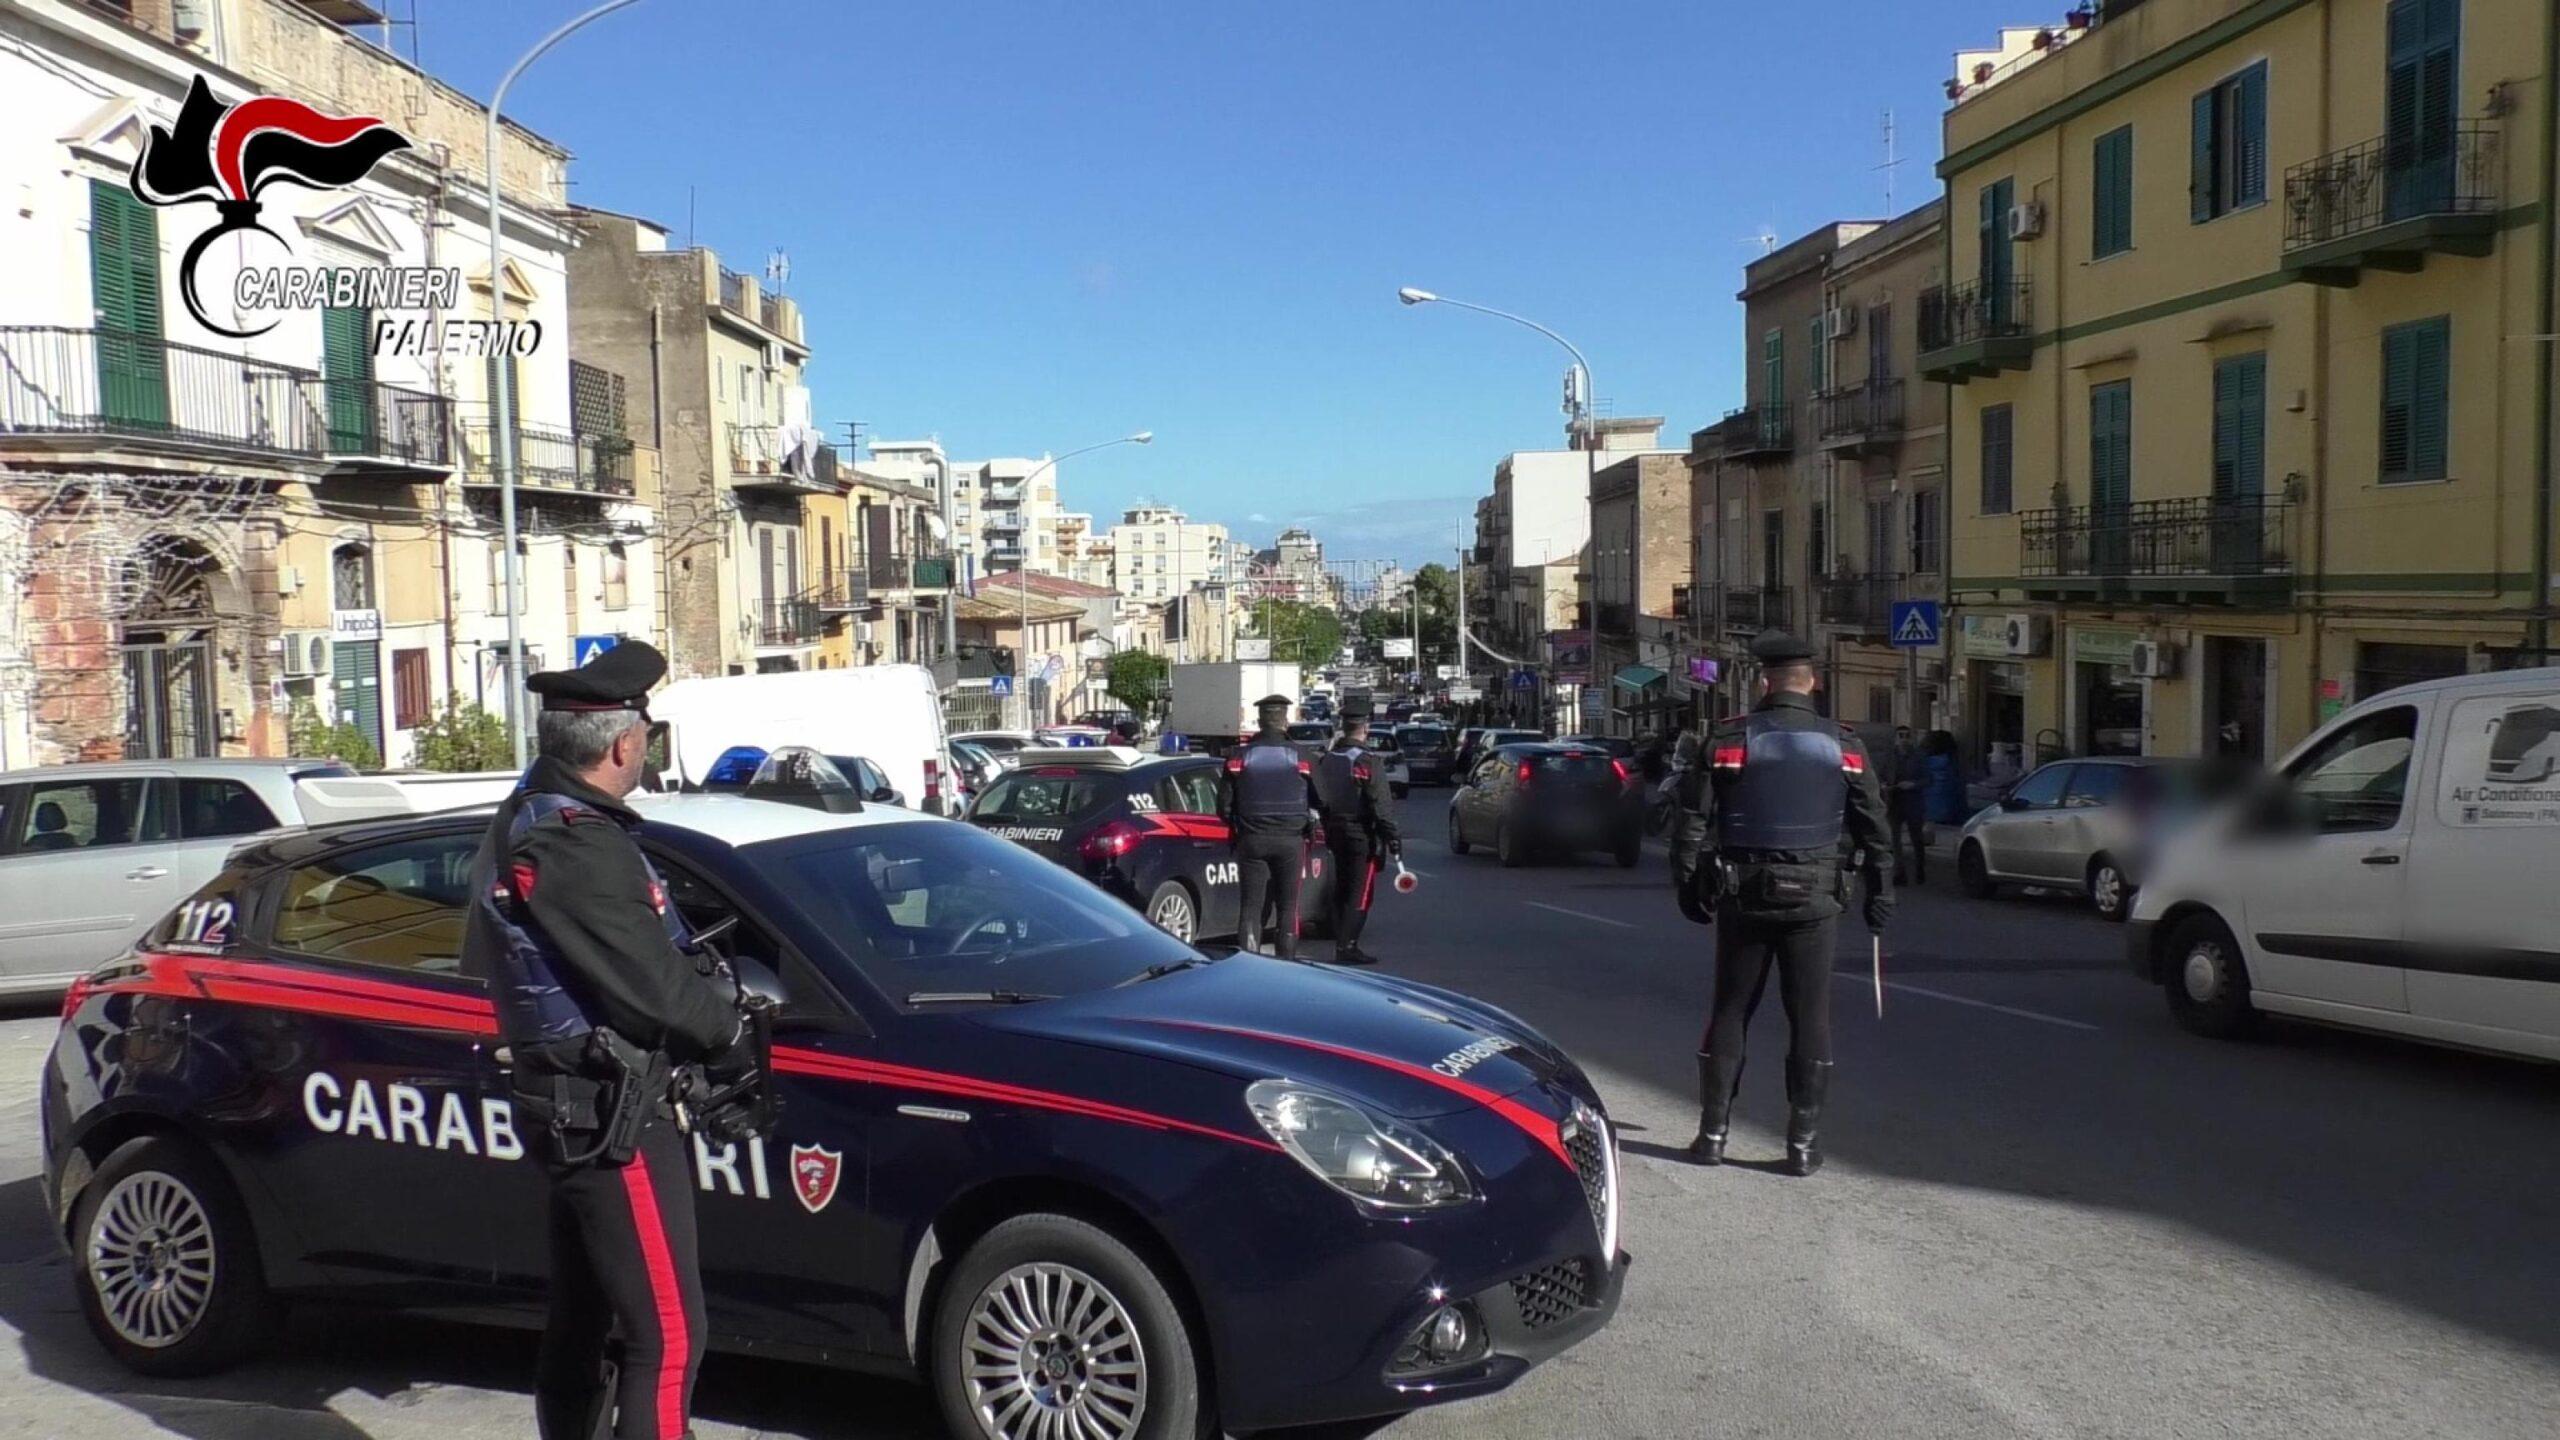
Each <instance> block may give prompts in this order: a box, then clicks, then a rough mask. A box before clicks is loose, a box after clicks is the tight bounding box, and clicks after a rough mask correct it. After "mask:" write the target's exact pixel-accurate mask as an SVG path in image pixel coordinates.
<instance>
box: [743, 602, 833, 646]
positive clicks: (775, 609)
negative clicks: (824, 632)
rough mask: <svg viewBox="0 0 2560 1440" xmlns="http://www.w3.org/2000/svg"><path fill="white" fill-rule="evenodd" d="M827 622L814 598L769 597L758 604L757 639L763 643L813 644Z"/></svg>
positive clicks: (782, 644)
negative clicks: (782, 598)
mask: <svg viewBox="0 0 2560 1440" xmlns="http://www.w3.org/2000/svg"><path fill="white" fill-rule="evenodd" d="M824 624H825V620H824V618H823V616H822V615H821V613H820V610H819V606H818V602H816V601H814V600H766V601H762V602H760V603H758V604H757V606H756V643H757V644H758V645H763V646H768V647H772V646H785V645H813V644H815V643H817V639H818V631H819V629H820V628H821V627H822V626H823V625H824Z"/></svg>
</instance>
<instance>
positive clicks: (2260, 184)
mask: <svg viewBox="0 0 2560 1440" xmlns="http://www.w3.org/2000/svg"><path fill="white" fill-rule="evenodd" d="M2189 128H2190V132H2191V133H2190V136H2189V155H2188V166H2187V214H2188V218H2189V219H2190V220H2192V221H2194V222H2195V223H2196V224H2199V225H2201V224H2203V223H2204V222H2205V221H2207V220H2211V219H2214V218H2215V217H2217V216H2221V215H2228V214H2230V213H2231V212H2232V211H2234V210H2238V209H2242V208H2244V207H2247V206H2250V205H2258V204H2263V203H2265V201H2266V198H2267V66H2266V62H2265V61H2263V60H2262V61H2260V62H2258V63H2257V64H2255V65H2252V66H2250V67H2249V68H2248V69H2246V70H2243V71H2241V72H2240V73H2239V74H2237V75H2234V76H2232V77H2231V78H2230V79H2228V80H2225V81H2223V82H2222V83H2221V84H2219V85H2216V86H2214V87H2213V88H2212V89H2210V90H2207V91H2205V92H2204V93H2203V94H2201V95H2198V96H2196V97H2195V101H2194V104H2193V106H2192V113H2191V116H2190V120H2189Z"/></svg>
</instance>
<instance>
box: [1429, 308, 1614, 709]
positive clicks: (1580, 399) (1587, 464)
mask: <svg viewBox="0 0 2560 1440" xmlns="http://www.w3.org/2000/svg"><path fill="white" fill-rule="evenodd" d="M1396 299H1398V300H1400V301H1402V302H1403V303H1405V304H1407V305H1455V306H1457V307H1458V308H1459V309H1461V310H1473V311H1475V312H1476V313H1477V314H1479V315H1490V316H1492V317H1494V318H1495V319H1497V320H1508V321H1510V322H1511V323H1512V324H1514V325H1526V326H1528V327H1529V328H1530V329H1532V330H1535V331H1537V332H1538V333H1539V334H1541V335H1544V336H1546V337H1547V338H1548V339H1550V340H1553V341H1554V342H1556V343H1557V344H1558V345H1561V346H1563V347H1564V349H1565V353H1566V354H1568V355H1571V356H1572V357H1573V364H1574V370H1575V380H1576V382H1577V383H1576V384H1575V385H1574V387H1573V393H1572V394H1571V395H1569V396H1567V397H1566V405H1567V411H1568V413H1569V414H1570V415H1571V416H1572V417H1573V428H1574V430H1575V432H1576V433H1577V434H1579V435H1580V436H1581V437H1582V457H1583V460H1582V471H1583V484H1582V493H1583V497H1584V499H1585V500H1586V501H1587V500H1588V499H1589V497H1590V494H1591V486H1592V483H1593V482H1594V481H1596V480H1597V479H1598V478H1599V475H1600V429H1599V426H1598V424H1597V423H1596V422H1595V421H1594V420H1593V418H1592V414H1591V395H1592V390H1591V362H1590V361H1588V360H1585V359H1584V358H1582V349H1581V347H1579V346H1577V345H1575V344H1574V343H1573V342H1572V341H1570V340H1567V339H1566V338H1564V337H1563V336H1562V335H1559V334H1557V333H1556V332H1554V331H1553V330H1550V329H1548V328H1547V327H1546V326H1544V325H1541V324H1539V323H1538V322H1537V321H1535V320H1532V319H1530V318H1529V317H1528V316H1526V315H1514V314H1512V313H1511V312H1510V311H1508V310H1496V309H1494V308H1493V307H1492V306H1490V305H1478V304H1476V303H1474V302H1473V301H1468V300H1452V299H1450V298H1449V297H1448V296H1446V295H1435V294H1433V293H1431V292H1430V291H1428V290H1417V289H1415V288H1414V287H1413V286H1411V285H1407V286H1405V287H1404V288H1402V289H1400V290H1398V291H1396ZM1459 584H1460V585H1461V587H1463V586H1464V584H1465V581H1464V579H1463V578H1462V579H1461V580H1460V581H1459ZM1539 590H1540V597H1541V598H1540V602H1539V603H1540V608H1541V610H1543V609H1544V607H1545V600H1544V593H1545V584H1544V582H1543V581H1541V583H1540V586H1539ZM1540 618H1541V619H1543V618H1544V616H1543V615H1541V617H1540ZM1468 639H1469V637H1468V636H1467V635H1466V634H1465V632H1464V631H1463V630H1461V631H1460V633H1459V635H1458V665H1459V668H1460V669H1461V670H1464V669H1465V667H1466V660H1467V645H1468ZM1479 648H1481V647H1479Z"/></svg>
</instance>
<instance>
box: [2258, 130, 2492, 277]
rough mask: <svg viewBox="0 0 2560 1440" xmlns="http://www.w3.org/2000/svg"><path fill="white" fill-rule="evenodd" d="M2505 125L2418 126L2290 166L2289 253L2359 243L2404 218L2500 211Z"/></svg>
mask: <svg viewBox="0 0 2560 1440" xmlns="http://www.w3.org/2000/svg"><path fill="white" fill-rule="evenodd" d="M2499 164H2500V157H2499V153H2498V130H2497V127H2496V126H2494V125H2492V124H2490V123H2488V122H2486V121H2480V120H2461V121H2453V122H2450V123H2445V124H2421V125H2416V126H2412V127H2410V128H2409V130H2408V131H2407V132H2406V133H2403V134H2397V135H2387V136H2383V137H2381V138H2379V139H2374V140H2367V141H2365V142H2364V143H2363V144H2360V145H2350V146H2348V147H2347V148H2345V149H2343V150H2336V151H2332V152H2331V153H2329V154H2326V155H2323V156H2321V157H2320V158H2318V159H2316V160H2306V161H2304V162H2302V163H2301V164H2299V165H2296V166H2294V167H2293V168H2291V169H2289V170H2287V171H2285V172H2284V207H2285V213H2284V248H2285V251H2286V252H2287V254H2288V255H2291V254H2293V253H2295V252H2299V251H2305V250H2314V249H2318V248H2320V247H2323V246H2330V245H2336V244H2339V243H2341V242H2348V241H2353V240H2355V239H2356V238H2357V237H2359V236H2365V235H2370V234H2372V233H2374V232H2376V231H2380V230H2384V229H2387V228H2389V227H2391V226H2395V225H2398V224H2401V223H2402V222H2404V221H2413V220H2436V219H2454V218H2458V217H2465V216H2469V217H2475V218H2477V219H2480V220H2482V221H2485V222H2487V223H2489V224H2494V223H2495V217H2496V215H2497V212H2498V169H2499Z"/></svg>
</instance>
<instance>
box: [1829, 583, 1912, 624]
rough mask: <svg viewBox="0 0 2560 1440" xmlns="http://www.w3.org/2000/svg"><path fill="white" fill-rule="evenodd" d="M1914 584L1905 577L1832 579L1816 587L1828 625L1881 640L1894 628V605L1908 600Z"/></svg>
mask: <svg viewBox="0 0 2560 1440" xmlns="http://www.w3.org/2000/svg"><path fill="white" fill-rule="evenodd" d="M1910 589H1911V580H1910V577H1908V576H1904V575H1830V576H1825V577H1824V578H1823V579H1821V580H1818V581H1816V582H1815V584H1814V593H1815V595H1816V597H1817V599H1818V603H1819V609H1818V611H1817V613H1818V614H1819V616H1820V618H1821V621H1822V623H1823V624H1825V625H1837V626H1839V627H1840V628H1842V629H1844V630H1848V631H1852V632H1854V633H1856V634H1857V635H1860V636H1863V637H1869V638H1875V639H1882V638H1883V637H1884V636H1885V635H1886V634H1887V632H1889V631H1890V630H1891V628H1892V625H1893V604H1894V602H1895V601H1897V600H1908V599H1910V598H1912V596H1911V594H1910Z"/></svg>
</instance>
